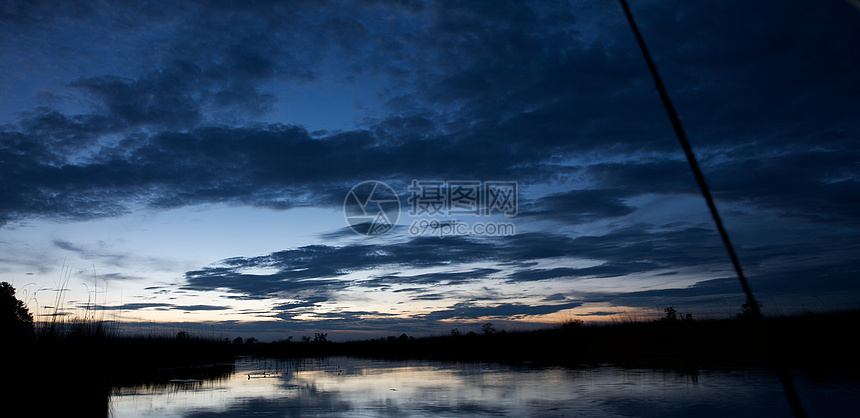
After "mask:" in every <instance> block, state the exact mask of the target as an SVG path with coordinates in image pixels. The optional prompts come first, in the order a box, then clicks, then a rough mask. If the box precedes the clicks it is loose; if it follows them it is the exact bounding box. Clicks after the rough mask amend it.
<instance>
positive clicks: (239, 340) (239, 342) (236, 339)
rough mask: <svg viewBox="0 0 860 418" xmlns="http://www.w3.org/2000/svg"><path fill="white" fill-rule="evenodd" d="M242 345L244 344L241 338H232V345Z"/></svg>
mask: <svg viewBox="0 0 860 418" xmlns="http://www.w3.org/2000/svg"><path fill="white" fill-rule="evenodd" d="M244 343H245V340H243V339H242V337H236V338H233V344H235V345H242V344H244Z"/></svg>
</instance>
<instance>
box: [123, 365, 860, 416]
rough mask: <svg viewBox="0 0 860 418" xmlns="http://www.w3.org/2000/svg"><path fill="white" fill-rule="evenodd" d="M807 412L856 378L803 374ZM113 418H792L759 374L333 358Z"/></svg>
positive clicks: (131, 391) (169, 391) (853, 399)
mask: <svg viewBox="0 0 860 418" xmlns="http://www.w3.org/2000/svg"><path fill="white" fill-rule="evenodd" d="M796 383H797V386H798V389H799V391H801V396H805V399H804V401H805V403H806V405H805V406H807V408H808V410H809V412H816V411H817V412H819V413H826V415H827V416H839V415H840V414H841V415H844V416H848V412H847V411H854V410H856V408H857V407H860V395H858V393H860V391H858V390H857V389H858V388H860V385H858V382H857V381H856V380H838V379H832V378H828V379H825V380H821V379H812V378H805V377H802V376H801V377H799V378H798V379H796ZM110 402H111V405H110V410H111V413H112V415H113V416H116V417H125V416H159V417H193V416H218V415H223V416H248V415H259V414H263V415H272V416H308V415H310V416H315V415H325V416H371V417H372V416H452V415H458V416H459V415H477V416H574V415H585V416H661V417H666V416H693V415H695V416H699V417H709V416H714V417H722V416H729V415H734V416H761V415H764V416H790V414H791V411H790V409H789V407H788V405H787V404H786V403H785V400H784V396H783V394H782V392H781V387H780V386H779V384H778V383H777V381H776V379H775V377H773V376H772V375H771V374H769V373H767V372H765V371H759V370H752V371H750V370H746V371H742V370H722V371H699V372H697V373H695V374H685V373H677V372H672V371H659V370H629V369H622V368H616V367H596V368H589V369H581V370H573V369H565V368H529V367H509V366H499V365H488V364H469V363H441V362H429V361H380V360H367V359H356V358H347V357H333V358H324V359H310V360H309V359H305V360H298V361H281V360H269V359H242V360H239V361H237V363H236V366H235V370H234V372H233V373H232V374H230V375H228V376H223V377H222V378H219V379H207V380H199V379H190V380H184V381H172V382H168V384H162V385H157V386H154V385H149V386H133V387H117V388H114V390H113V393H112V396H111V401H110Z"/></svg>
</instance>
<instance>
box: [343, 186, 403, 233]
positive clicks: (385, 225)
mask: <svg viewBox="0 0 860 418" xmlns="http://www.w3.org/2000/svg"><path fill="white" fill-rule="evenodd" d="M343 215H344V217H345V218H346V222H347V223H348V224H349V227H350V228H352V230H353V231H355V233H356V234H360V235H365V236H370V235H383V234H385V233H387V232H388V231H391V230H392V229H394V225H395V224H397V218H398V217H400V199H399V198H398V197H397V193H395V192H394V189H392V188H391V187H390V186H389V185H387V184H385V183H383V182H381V181H375V180H369V181H363V182H361V183H358V184H356V185H355V186H353V187H352V189H350V191H349V193H347V194H346V199H344V201H343Z"/></svg>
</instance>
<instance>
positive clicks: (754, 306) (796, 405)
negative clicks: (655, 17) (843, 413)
mask: <svg viewBox="0 0 860 418" xmlns="http://www.w3.org/2000/svg"><path fill="white" fill-rule="evenodd" d="M620 1H621V7H623V8H624V14H625V15H626V16H627V21H628V22H629V23H630V28H631V29H633V34H634V35H635V36H636V42H637V43H639V48H640V49H641V50H642V55H643V56H644V57H645V62H647V63H648V69H649V70H650V71H651V76H652V77H653V78H654V83H655V85H656V87H657V91H659V92H660V99H662V100H663V106H664V107H665V108H666V113H668V114H669V119H670V120H671V121H672V128H674V129H675V135H677V137H678V140H679V141H680V142H681V148H683V149H684V154H686V156H687V161H688V162H689V163H690V169H692V170H693V175H694V176H695V177H696V183H698V184H699V189H701V190H702V196H704V197H705V201H706V202H707V203H708V208H709V209H710V211H711V216H712V217H713V218H714V223H716V225H717V230H718V231H719V233H720V237H721V238H722V239H723V244H725V247H726V251H728V253H729V258H731V260H732V265H733V266H734V268H735V272H736V273H737V275H738V280H740V282H741V287H742V288H743V290H744V293H746V296H747V304H748V305H749V307H750V309H751V311H752V314H753V317H754V318H755V319H756V320H757V321H761V320H762V319H763V317H762V314H761V309H759V305H758V302H757V301H756V299H755V297H754V296H753V293H752V289H751V288H750V285H749V283H748V282H747V279H746V277H745V276H744V273H743V269H741V263H740V261H739V260H738V256H737V254H735V250H734V247H732V243H731V241H730V240H729V234H728V232H726V228H725V227H723V221H722V219H721V218H720V214H719V213H718V212H717V205H716V204H715V203H714V199H713V197H711V192H710V190H709V189H708V184H707V183H706V182H705V176H704V175H703V174H702V170H701V169H700V168H699V163H698V162H696V156H695V154H693V148H692V147H691V146H690V141H688V140H687V135H686V134H685V133H684V128H683V127H682V126H681V120H680V119H679V118H678V113H677V112H675V107H674V106H673V105H672V101H671V100H670V99H669V94H668V93H667V92H666V87H665V86H663V81H662V80H661V79H660V75H659V74H658V73H657V66H656V65H654V61H652V60H651V54H650V53H649V52H648V47H647V46H646V45H645V40H644V39H643V38H642V34H641V33H639V28H638V27H637V26H636V22H635V21H634V20H633V14H632V13H631V12H630V7H629V6H628V5H627V1H626V0H620ZM777 372H778V374H779V380H780V381H781V382H782V387H783V390H784V391H785V395H786V397H788V402H789V403H790V404H791V409H792V411H793V412H794V415H795V416H796V417H805V416H806V413H805V412H804V411H803V407H802V406H801V404H800V398H799V397H798V396H797V392H796V391H795V390H794V385H793V384H792V383H791V379H790V378H789V376H788V372H787V371H786V370H785V369H784V368H783V367H778V370H777Z"/></svg>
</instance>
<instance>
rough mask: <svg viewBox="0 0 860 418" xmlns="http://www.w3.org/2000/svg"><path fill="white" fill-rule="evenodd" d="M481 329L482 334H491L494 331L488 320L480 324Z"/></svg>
mask: <svg viewBox="0 0 860 418" xmlns="http://www.w3.org/2000/svg"><path fill="white" fill-rule="evenodd" d="M481 331H483V332H484V335H493V334H495V333H496V329H495V328H493V324H491V323H489V322H487V323H486V324H484V325H481Z"/></svg>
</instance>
